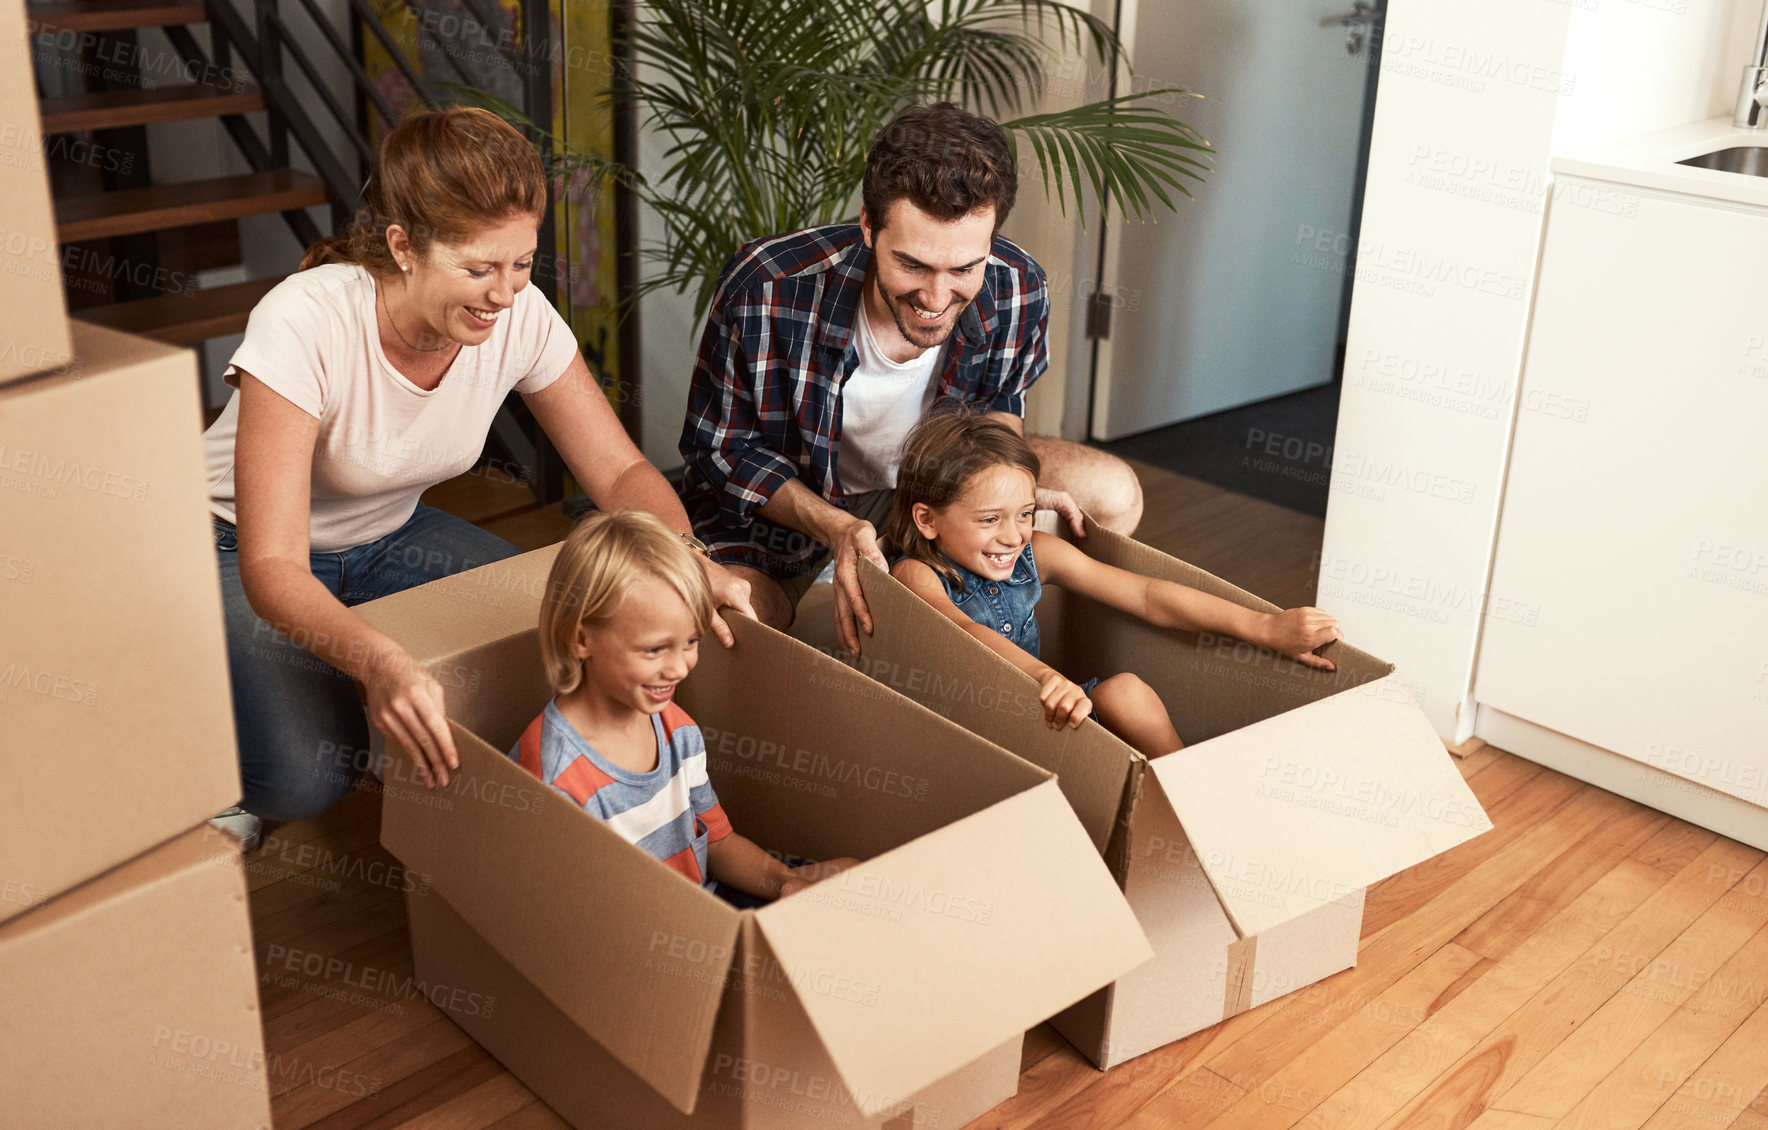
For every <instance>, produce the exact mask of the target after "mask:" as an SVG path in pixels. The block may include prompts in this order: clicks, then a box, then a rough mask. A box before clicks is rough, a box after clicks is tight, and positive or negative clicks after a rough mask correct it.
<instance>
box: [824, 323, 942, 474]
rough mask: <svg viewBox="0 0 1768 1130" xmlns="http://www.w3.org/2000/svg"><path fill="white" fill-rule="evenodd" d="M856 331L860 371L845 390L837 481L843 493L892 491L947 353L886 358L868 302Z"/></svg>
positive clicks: (930, 350) (928, 351) (935, 349)
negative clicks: (906, 439) (905, 445)
mask: <svg viewBox="0 0 1768 1130" xmlns="http://www.w3.org/2000/svg"><path fill="white" fill-rule="evenodd" d="M858 313H859V316H858V318H856V319H855V321H857V322H858V325H857V326H856V327H855V328H856V331H857V332H858V334H859V341H858V348H859V367H858V368H856V369H855V370H854V371H853V373H852V375H850V376H849V377H848V378H847V383H846V384H844V385H843V386H842V387H841V446H840V449H839V452H838V454H837V455H836V466H835V477H836V481H838V482H839V483H840V484H841V491H842V493H844V494H859V493H862V492H864V491H873V490H890V489H892V488H894V487H895V486H896V473H897V471H898V470H899V469H900V468H901V467H902V441H903V439H904V437H906V436H907V435H908V434H909V429H911V428H913V427H914V426H915V424H916V423H918V422H919V421H920V419H921V417H922V416H923V415H925V414H926V412H927V407H928V405H930V404H932V403H933V393H934V391H935V390H936V389H937V388H938V382H937V381H935V380H934V374H935V373H937V372H938V369H939V359H940V357H941V356H942V355H943V354H944V352H945V351H944V349H942V348H939V347H937V346H935V347H931V348H928V349H924V350H922V351H921V355H920V356H919V357H916V358H915V359H914V360H912V361H906V362H903V363H902V364H898V363H897V362H895V361H892V360H891V359H890V358H889V357H886V356H885V355H884V351H883V350H882V349H880V348H879V347H878V339H877V337H875V336H874V335H873V333H872V322H871V318H870V317H868V316H867V314H866V307H865V303H863V302H862V303H860V307H859V311H858Z"/></svg>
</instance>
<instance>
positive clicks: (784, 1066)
mask: <svg viewBox="0 0 1768 1130" xmlns="http://www.w3.org/2000/svg"><path fill="white" fill-rule="evenodd" d="M552 555H553V551H551V550H548V551H541V552H539V553H535V554H529V555H526V557H525V558H518V559H516V561H515V562H513V563H512V562H503V563H500V564H498V565H492V566H487V567H486V568H485V569H482V570H475V571H473V572H472V573H466V574H461V575H459V576H456V577H451V578H447V579H445V580H443V581H438V582H435V583H434V584H431V585H426V586H424V587H423V588H420V589H414V590H411V591H410V592H406V593H401V594H398V595H396V596H393V597H388V598H386V599H384V600H380V601H375V602H373V603H371V604H367V605H363V606H361V608H360V609H359V611H360V612H361V613H362V614H363V615H364V616H365V617H366V618H367V619H368V620H369V621H370V623H372V624H374V625H375V626H376V627H377V628H379V629H380V630H382V631H384V632H386V633H387V634H388V635H390V636H392V637H393V638H394V639H396V640H398V641H399V642H400V643H401V644H402V645H403V646H405V647H406V648H407V649H408V650H409V651H411V652H412V653H413V655H414V656H415V657H416V658H418V659H419V660H421V661H423V662H425V663H426V664H428V665H429V667H430V670H431V671H432V672H433V673H435V674H436V677H437V678H438V680H439V681H440V682H442V683H443V685H444V687H445V694H446V695H447V702H448V711H449V715H450V717H451V719H452V720H453V725H454V735H455V740H456V744H457V747H458V749H459V752H460V755H461V766H460V770H459V772H458V774H457V775H456V777H455V779H454V780H453V781H452V782H451V784H450V785H449V786H448V787H447V788H446V789H444V790H440V791H437V792H431V791H428V790H425V789H423V788H422V787H421V786H417V785H415V784H413V783H411V781H410V771H409V769H407V768H406V765H405V760H404V756H403V754H397V755H396V756H395V757H394V758H392V759H389V762H388V764H387V766H386V772H385V776H386V780H387V785H386V794H385V809H384V813H385V814H384V817H383V825H382V842H383V843H384V844H385V845H386V846H387V848H388V849H389V850H390V851H392V852H393V854H395V855H396V856H398V857H399V858H400V859H401V860H402V861H403V862H404V863H405V864H406V866H408V867H410V868H413V869H414V870H418V871H421V872H423V873H424V874H427V875H429V876H431V877H432V883H433V893H432V894H429V895H422V896H420V895H413V896H412V897H411V899H410V912H411V923H412V939H413V952H414V955H415V958H416V967H417V971H418V975H419V976H420V977H421V978H423V979H424V980H425V981H426V982H427V983H430V984H438V983H440V984H444V985H448V986H450V988H451V991H454V990H455V989H464V990H466V991H467V992H468V993H469V994H471V993H476V994H479V999H480V1000H484V999H486V998H495V1001H496V1007H495V1008H494V1009H493V1010H490V1013H489V1015H486V1011H487V1010H485V1009H483V1008H479V1009H463V1010H461V1011H460V1012H458V1013H457V1014H456V1015H455V1019H456V1021H457V1022H458V1023H459V1024H460V1025H461V1026H462V1027H463V1028H465V1029H466V1030H467V1031H468V1032H469V1033H470V1034H471V1035H473V1036H474V1038H476V1039H478V1040H479V1041H480V1042H481V1043H482V1044H484V1045H485V1046H486V1047H487V1048H488V1049H490V1050H491V1051H492V1052H493V1054H495V1055H496V1056H497V1057H498V1058H499V1059H500V1060H502V1061H503V1062H504V1064H505V1065H506V1066H508V1067H509V1068H510V1070H511V1071H512V1072H514V1073H515V1074H516V1075H517V1076H518V1077H519V1078H521V1079H522V1080H523V1081H524V1082H525V1083H527V1085H528V1086H529V1087H531V1088H532V1089H534V1090H535V1092H536V1093H538V1094H539V1095H540V1096H541V1097H542V1098H543V1099H545V1100H546V1101H547V1102H548V1103H550V1104H551V1105H552V1106H553V1107H554V1108H555V1109H556V1110H558V1111H559V1112H560V1113H561V1114H562V1115H564V1116H565V1117H566V1118H567V1119H569V1120H571V1121H572V1122H573V1123H574V1124H576V1125H579V1126H585V1127H589V1126H594V1127H598V1128H599V1127H607V1126H633V1127H644V1128H646V1130H650V1128H653V1127H668V1126H693V1127H713V1126H716V1127H727V1126H728V1127H757V1128H760V1127H766V1128H768V1130H774V1128H778V1127H819V1126H829V1125H855V1126H887V1125H909V1124H914V1125H931V1124H937V1125H944V1126H960V1125H963V1124H964V1123H965V1122H967V1121H969V1120H970V1119H971V1118H973V1117H975V1116H977V1115H979V1114H981V1113H982V1112H983V1111H985V1110H987V1109H988V1108H989V1107H991V1106H993V1105H995V1104H996V1103H998V1102H1000V1101H1001V1100H1003V1099H1005V1098H1006V1097H1008V1096H1010V1095H1011V1094H1012V1093H1013V1092H1014V1091H1015V1090H1016V1089H1017V1082H1018V1048H1019V1043H1020V1038H1021V1036H1022V1034H1023V1032H1024V1030H1025V1029H1026V1028H1028V1027H1030V1026H1032V1025H1035V1024H1037V1023H1039V1022H1040V1021H1042V1020H1044V1019H1045V1018H1046V1017H1048V1016H1050V1015H1051V1014H1053V1013H1055V1012H1056V1011H1058V1010H1060V1009H1062V1008H1064V1007H1066V1006H1067V1005H1069V1004H1071V1003H1073V1002H1075V1001H1078V1000H1080V999H1082V998H1083V997H1085V996H1086V995H1087V994H1088V993H1091V992H1093V991H1094V990H1095V989H1097V988H1098V987H1099V986H1101V985H1104V984H1107V983H1109V982H1110V981H1111V980H1112V979H1113V978H1115V977H1118V976H1120V975H1122V974H1123V973H1125V972H1127V971H1128V970H1129V969H1131V968H1133V967H1135V966H1136V965H1138V964H1140V963H1141V962H1142V961H1144V960H1145V959H1146V958H1147V957H1148V955H1149V950H1148V948H1147V944H1146V942H1145V940H1144V939H1143V938H1142V937H1141V933H1140V931H1139V929H1138V928H1137V926H1136V924H1135V920H1134V916H1133V915H1132V914H1131V913H1130V912H1129V910H1128V908H1127V907H1126V906H1125V905H1124V902H1123V899H1122V896H1121V895H1120V894H1119V892H1118V890H1117V887H1116V884H1115V883H1114V882H1113V880H1112V878H1111V875H1110V873H1109V871H1108V870H1107V869H1106V868H1105V867H1104V866H1103V865H1102V864H1101V862H1100V860H1099V858H1098V855H1097V853H1096V852H1095V851H1094V850H1093V848H1092V845H1091V844H1090V843H1089V842H1088V839H1087V837H1086V834H1085V833H1084V832H1083V831H1082V829H1081V827H1080V824H1079V823H1078V821H1076V819H1075V818H1074V815H1073V813H1072V811H1071V810H1070V809H1069V806H1068V804H1067V802H1066V801H1065V800H1064V799H1063V798H1062V796H1061V793H1060V791H1059V789H1058V787H1057V785H1056V782H1055V780H1054V778H1053V777H1052V776H1051V775H1050V774H1049V773H1047V772H1045V771H1043V770H1040V769H1038V768H1036V767H1034V766H1032V765H1029V764H1027V763H1026V762H1024V761H1022V760H1020V759H1019V758H1016V757H1013V756H1011V755H1009V754H1007V753H1006V752H1005V751H1003V750H1001V749H999V748H998V747H995V746H993V745H990V744H989V743H988V742H985V741H983V740H981V739H980V738H977V737H976V736H975V735H973V734H970V733H968V732H966V731H964V730H963V729H962V728H960V727H958V726H956V725H954V724H953V723H951V722H949V721H947V720H945V719H942V718H940V717H938V716H937V715H935V714H933V713H932V712H930V711H927V710H925V709H923V708H921V707H919V706H916V705H915V704H914V703H912V702H910V701H908V700H907V699H904V698H902V697H901V696H899V695H896V694H894V693H892V692H890V691H888V690H885V689H883V688H880V687H878V686H877V685H876V684H875V683H873V682H871V681H870V680H868V679H866V678H865V677H863V676H862V675H860V674H858V673H857V672H855V671H853V670H851V669H850V668H847V667H845V666H843V665H842V664H840V663H838V662H836V661H834V660H833V659H830V658H829V657H827V656H825V655H822V654H820V653H819V652H817V651H815V650H814V649H812V648H809V647H806V646H804V645H803V644H800V643H798V642H797V641H794V640H791V639H788V638H787V637H785V636H783V635H780V634H779V633H777V632H773V631H771V630H769V629H767V628H764V627H762V626H760V625H758V624H755V623H753V622H751V621H748V620H742V619H738V620H737V621H736V622H735V623H734V624H733V627H734V629H735V631H736V634H737V637H738V645H737V647H736V648H734V649H732V650H729V651H727V650H726V649H724V648H722V647H719V646H718V645H717V644H716V642H715V641H708V642H706V643H704V644H702V646H701V649H700V661H699V666H698V667H697V669H696V670H695V672H694V673H693V675H692V676H691V677H690V678H689V679H688V680H687V682H686V683H684V684H683V686H682V688H681V692H680V697H681V704H682V706H683V708H684V709H686V710H687V712H688V713H689V714H690V715H691V716H693V718H694V719H695V721H696V722H697V723H698V724H699V725H700V727H701V729H702V731H703V732H704V733H705V735H706V739H707V747H708V754H709V757H708V760H709V771H710V773H711V776H712V781H713V784H714V787H715V788H716V789H717V791H718V794H719V798H720V800H721V802H722V803H723V805H724V807H725V809H726V811H727V812H728V813H729V814H730V817H731V821H732V823H733V825H734V826H735V828H736V830H737V831H738V832H740V833H742V834H743V835H746V836H748V837H749V838H750V839H752V840H754V841H756V842H757V843H759V844H761V845H762V846H764V847H766V848H769V849H771V850H775V851H778V852H783V853H788V854H791V855H797V856H802V857H805V858H812V859H827V858H834V857H837V856H849V855H850V856H855V857H858V858H861V859H863V860H865V862H864V863H862V864H861V865H860V866H858V867H856V868H854V869H853V870H851V871H849V872H846V873H845V874H843V875H841V876H839V877H836V878H834V879H830V880H826V881H824V882H823V883H821V884H818V885H817V886H816V887H813V888H811V889H809V890H807V891H804V892H801V893H800V894H798V895H795V896H793V897H792V898H789V899H785V900H782V901H780V902H777V903H773V904H770V905H768V906H765V907H763V908H762V909H760V910H745V911H737V910H735V909H733V908H732V907H731V906H729V905H728V904H726V903H725V902H724V901H722V900H721V899H719V898H717V897H715V896H713V895H711V894H709V893H707V892H706V891H704V890H702V889H701V888H700V887H698V886H697V885H695V884H693V883H688V882H685V881H683V879H682V878H681V876H680V875H679V874H677V873H675V872H673V871H670V870H669V869H667V868H666V867H664V866H663V865H662V864H660V863H658V862H657V861H656V860H654V859H652V858H651V857H649V856H648V855H646V854H645V853H643V852H642V851H640V850H639V849H637V848H636V847H634V846H632V845H631V844H628V843H627V842H625V841H624V840H623V839H621V838H620V837H619V836H618V835H617V834H616V833H615V832H614V831H612V830H611V829H610V828H608V827H607V826H606V825H604V824H603V823H601V822H600V821H598V820H596V819H595V818H593V817H591V816H589V815H588V814H586V813H584V812H583V811H582V810H581V809H580V808H579V807H578V806H576V805H575V804H573V803H571V801H570V800H569V799H568V798H565V797H564V796H562V795H561V794H558V793H556V792H554V791H552V790H551V789H548V788H546V787H544V786H542V785H541V784H540V783H539V782H538V781H536V780H535V779H534V778H533V777H531V776H530V775H529V774H528V773H527V772H526V771H525V770H523V769H522V768H521V767H520V766H519V765H517V764H515V763H514V762H512V761H511V760H509V758H508V757H507V756H505V753H504V751H505V750H507V749H509V748H510V747H511V746H512V745H514V744H515V741H516V739H517V738H518V736H519V735H520V734H521V731H522V729H523V728H524V727H525V726H526V725H527V723H528V722H529V721H530V720H531V719H532V718H533V717H534V716H535V715H536V714H537V713H538V712H539V711H540V709H541V708H542V707H543V706H544V705H545V703H546V701H547V699H548V697H549V696H550V690H549V689H548V687H547V685H546V681H545V678H544V675H543V674H542V671H541V667H540V656H539V646H538V643H537V639H536V636H537V633H536V631H535V629H534V627H533V626H532V625H533V624H534V623H535V621H536V620H537V618H538V609H539V595H540V592H541V591H542V589H543V587H544V578H545V575H546V570H547V567H548V566H549V564H550V561H551V558H552Z"/></svg>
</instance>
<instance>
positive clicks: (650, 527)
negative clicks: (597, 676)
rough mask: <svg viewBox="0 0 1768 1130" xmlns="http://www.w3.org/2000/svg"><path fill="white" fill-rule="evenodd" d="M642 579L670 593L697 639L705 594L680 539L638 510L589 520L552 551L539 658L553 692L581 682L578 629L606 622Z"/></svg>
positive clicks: (707, 622) (705, 614)
mask: <svg viewBox="0 0 1768 1130" xmlns="http://www.w3.org/2000/svg"><path fill="white" fill-rule="evenodd" d="M641 576H651V577H655V578H657V579H658V580H660V581H662V582H663V583H664V584H666V585H668V586H669V587H670V588H672V589H674V590H675V591H676V593H677V594H679V595H680V596H681V599H682V601H683V602H684V603H686V604H687V606H688V611H689V612H690V613H691V614H692V615H693V617H694V624H695V625H696V626H697V628H698V629H699V630H700V631H701V632H702V633H704V632H705V631H706V630H707V628H709V627H710V626H711V624H712V613H713V604H712V588H711V586H710V585H708V584H707V583H706V573H705V570H703V569H702V568H701V567H700V562H699V559H698V558H696V557H695V556H694V552H693V550H691V549H689V548H688V547H687V545H686V544H684V543H683V542H682V540H681V538H680V537H678V536H677V535H676V534H674V533H671V532H670V530H669V527H667V526H665V525H664V524H663V523H662V522H659V521H658V520H657V519H656V518H654V517H652V516H651V515H649V514H644V513H641V512H639V511H637V510H618V511H615V512H614V513H611V514H605V513H596V514H591V515H590V516H589V517H587V518H585V519H584V520H583V521H581V522H579V523H577V526H576V527H575V528H574V529H573V530H572V531H571V534H570V536H569V537H567V538H566V539H565V544H564V545H563V546H561V547H560V548H559V555H558V557H556V558H554V560H553V565H552V572H550V573H549V574H547V578H546V597H545V599H544V600H542V601H541V605H540V657H541V661H542V662H543V663H544V664H545V665H546V677H547V681H548V682H550V683H552V687H553V690H554V691H555V692H557V693H559V694H566V693H569V692H570V691H573V690H576V689H577V684H578V683H579V682H581V681H582V679H583V664H582V663H581V662H580V661H579V660H578V658H577V656H575V655H574V654H572V652H571V641H572V639H573V637H574V636H575V635H576V634H577V626H578V625H579V624H588V625H590V626H591V627H599V626H601V625H603V624H606V623H607V622H608V621H609V620H610V619H612V618H613V616H614V613H615V610H616V609H618V608H619V607H620V600H621V598H622V597H624V596H625V595H626V590H627V588H628V587H630V586H631V584H632V582H633V581H634V580H635V579H637V578H638V577H641Z"/></svg>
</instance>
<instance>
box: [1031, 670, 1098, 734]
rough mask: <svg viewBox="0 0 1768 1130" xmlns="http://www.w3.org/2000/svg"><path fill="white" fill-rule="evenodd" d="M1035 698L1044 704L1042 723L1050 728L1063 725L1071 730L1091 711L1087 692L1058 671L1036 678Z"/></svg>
mask: <svg viewBox="0 0 1768 1130" xmlns="http://www.w3.org/2000/svg"><path fill="white" fill-rule="evenodd" d="M1037 698H1038V701H1039V702H1041V703H1043V704H1044V725H1046V726H1048V727H1049V728H1050V729H1052V730H1060V729H1061V728H1062V727H1063V726H1067V727H1068V728H1069V729H1071V730H1072V729H1074V728H1075V727H1077V726H1079V725H1080V724H1081V723H1082V722H1085V721H1086V720H1087V715H1089V714H1091V713H1092V712H1093V700H1092V699H1090V698H1088V697H1087V692H1085V691H1083V690H1081V689H1080V684H1079V683H1076V682H1074V681H1073V680H1071V679H1068V678H1066V677H1065V676H1064V675H1063V674H1062V673H1061V672H1060V671H1051V672H1049V673H1047V674H1046V675H1044V677H1043V678H1041V679H1039V680H1038V690H1037Z"/></svg>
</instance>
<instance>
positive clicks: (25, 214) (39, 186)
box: [0, 4, 73, 384]
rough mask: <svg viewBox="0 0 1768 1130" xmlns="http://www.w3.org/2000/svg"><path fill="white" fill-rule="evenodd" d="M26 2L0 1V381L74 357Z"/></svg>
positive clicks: (52, 367) (63, 364) (47, 368)
mask: <svg viewBox="0 0 1768 1130" xmlns="http://www.w3.org/2000/svg"><path fill="white" fill-rule="evenodd" d="M25 7H26V6H25V5H24V4H20V5H18V6H17V7H14V6H13V5H11V4H7V5H4V6H3V7H0V57H3V58H4V59H5V61H6V65H5V66H0V200H4V201H5V202H6V216H5V219H4V220H0V310H5V311H6V322H7V326H6V330H5V332H4V333H0V384H5V383H6V382H8V381H11V380H16V379H18V378H20V377H25V376H29V375H31V374H33V373H42V372H48V371H51V370H57V369H64V368H65V367H66V366H67V365H68V364H69V363H70V362H71V361H72V360H73V345H72V343H71V342H70V340H69V338H68V305H67V297H66V296H65V295H64V294H63V293H62V289H61V258H60V254H59V252H60V246H59V245H58V244H57V242H56V238H55V212H54V209H53V206H52V205H51V204H50V202H49V167H48V163H47V161H46V159H45V157H44V148H43V123H42V118H41V116H40V114H39V113H38V109H37V83H36V79H35V76H34V74H33V71H32V68H31V45H30V38H29V35H28V32H27V30H26V20H25Z"/></svg>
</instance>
